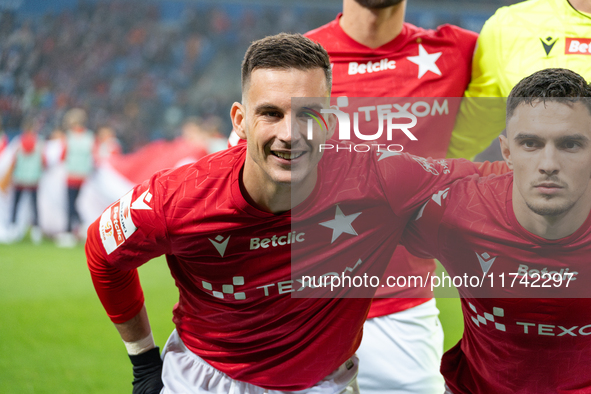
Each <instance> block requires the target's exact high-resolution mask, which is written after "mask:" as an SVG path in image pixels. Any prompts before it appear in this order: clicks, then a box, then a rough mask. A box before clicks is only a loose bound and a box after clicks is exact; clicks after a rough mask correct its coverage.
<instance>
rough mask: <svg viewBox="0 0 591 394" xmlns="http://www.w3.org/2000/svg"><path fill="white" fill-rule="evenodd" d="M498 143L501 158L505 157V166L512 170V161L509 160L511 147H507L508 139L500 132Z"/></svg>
mask: <svg viewBox="0 0 591 394" xmlns="http://www.w3.org/2000/svg"><path fill="white" fill-rule="evenodd" d="M499 143H500V144H501V153H502V154H503V159H505V163H507V167H509V168H510V169H511V170H513V161H512V160H511V149H510V148H509V140H508V139H507V137H506V136H504V135H503V134H501V135H500V136H499Z"/></svg>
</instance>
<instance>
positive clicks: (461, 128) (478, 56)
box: [447, 14, 506, 159]
mask: <svg viewBox="0 0 591 394" xmlns="http://www.w3.org/2000/svg"><path fill="white" fill-rule="evenodd" d="M498 19H499V15H498V14H496V15H493V17H491V18H490V19H489V20H488V21H487V22H486V23H485V24H484V26H483V28H482V31H481V32H480V36H479V37H478V41H477V45H476V50H475V52H474V59H473V60H472V79H471V81H470V84H469V85H468V89H467V90H466V92H465V93H464V98H463V100H462V103H461V106H460V110H459V112H458V115H457V118H456V123H455V126H454V130H453V132H452V135H451V140H450V144H449V148H448V152H447V157H450V158H453V157H463V158H467V159H472V158H473V157H474V156H476V155H477V154H478V153H480V152H482V151H483V150H484V149H486V148H487V147H488V146H489V145H490V143H491V142H492V141H493V140H494V139H495V138H496V137H497V136H498V135H499V134H501V132H502V131H503V129H504V127H505V103H506V99H505V98H502V97H501V96H502V93H501V90H500V81H499V77H500V75H499V70H502V66H501V64H500V63H499V62H500V61H502V59H503V58H502V56H501V52H502V45H501V37H500V35H501V34H502V32H501V30H500V27H499V26H498V23H497V21H498Z"/></svg>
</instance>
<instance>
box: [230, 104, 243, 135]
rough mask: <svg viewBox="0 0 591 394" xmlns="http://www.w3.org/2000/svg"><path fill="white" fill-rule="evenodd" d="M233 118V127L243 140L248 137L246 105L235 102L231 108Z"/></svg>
mask: <svg viewBox="0 0 591 394" xmlns="http://www.w3.org/2000/svg"><path fill="white" fill-rule="evenodd" d="M230 118H232V128H233V130H234V131H235V132H236V134H238V136H239V137H240V138H242V139H243V140H245V139H246V108H245V107H244V105H242V104H240V103H238V102H235V103H234V104H232V109H231V110H230Z"/></svg>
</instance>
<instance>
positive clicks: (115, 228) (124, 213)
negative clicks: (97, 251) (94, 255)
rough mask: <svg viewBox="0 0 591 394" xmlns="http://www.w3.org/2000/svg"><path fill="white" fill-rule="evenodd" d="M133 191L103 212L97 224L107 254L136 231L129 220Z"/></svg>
mask: <svg viewBox="0 0 591 394" xmlns="http://www.w3.org/2000/svg"><path fill="white" fill-rule="evenodd" d="M132 196H133V190H132V191H130V192H129V193H127V194H126V195H125V196H123V197H121V199H120V200H119V201H117V202H115V203H113V204H112V205H111V206H110V207H109V208H107V209H106V210H105V212H103V214H102V215H101V220H100V223H99V231H100V236H101V241H102V243H103V246H104V247H105V251H106V252H107V254H111V253H113V251H114V250H115V249H117V248H118V247H119V246H121V244H122V243H123V242H125V240H126V239H127V238H129V237H130V236H131V234H133V233H134V232H135V230H137V227H136V226H135V224H134V223H133V220H132V219H131V212H130V208H131V199H132Z"/></svg>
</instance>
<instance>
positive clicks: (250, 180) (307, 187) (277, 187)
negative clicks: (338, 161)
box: [240, 157, 318, 214]
mask: <svg viewBox="0 0 591 394" xmlns="http://www.w3.org/2000/svg"><path fill="white" fill-rule="evenodd" d="M252 164H253V163H252V162H251V161H250V160H249V158H248V157H247V160H246V162H245V166H244V168H243V170H242V172H241V174H240V176H241V181H240V191H241V192H242V195H243V197H244V199H245V200H246V201H247V202H248V203H249V204H251V205H252V206H254V207H256V208H258V209H260V210H262V211H265V212H270V213H273V214H280V213H283V212H287V211H289V210H290V209H292V208H293V207H295V206H297V205H299V204H301V203H302V202H304V200H306V198H308V196H309V195H310V194H312V191H313V190H314V187H315V186H316V181H317V178H318V177H317V173H316V172H315V173H314V174H311V176H309V177H308V178H307V179H306V180H305V181H303V182H301V183H299V184H298V185H292V184H287V183H286V184H278V183H273V182H271V181H270V180H269V181H265V179H268V178H267V177H266V174H264V173H259V171H257V169H256V164H255V165H254V166H253V165H252ZM250 171H253V172H250ZM246 173H248V174H247V175H246V176H245V174H246ZM255 173H256V175H255V176H252V174H255Z"/></svg>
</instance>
